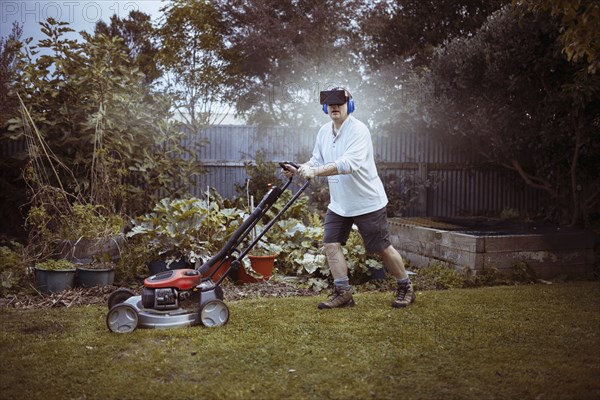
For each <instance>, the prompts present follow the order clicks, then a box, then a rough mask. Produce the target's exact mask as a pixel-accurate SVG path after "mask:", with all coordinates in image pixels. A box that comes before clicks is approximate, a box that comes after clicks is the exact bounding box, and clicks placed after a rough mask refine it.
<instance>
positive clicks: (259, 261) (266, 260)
mask: <svg viewBox="0 0 600 400" xmlns="http://www.w3.org/2000/svg"><path fill="white" fill-rule="evenodd" d="M275 257H276V255H274V254H273V255H268V256H251V255H249V256H248V258H249V259H250V266H251V267H252V269H253V270H254V271H256V272H258V273H259V274H261V275H262V276H263V277H262V278H260V279H257V278H255V277H253V276H251V275H249V274H248V273H247V272H246V269H245V268H244V267H243V266H240V269H239V271H238V281H240V282H242V283H255V282H264V281H268V280H269V279H271V275H273V267H274V265H275Z"/></svg>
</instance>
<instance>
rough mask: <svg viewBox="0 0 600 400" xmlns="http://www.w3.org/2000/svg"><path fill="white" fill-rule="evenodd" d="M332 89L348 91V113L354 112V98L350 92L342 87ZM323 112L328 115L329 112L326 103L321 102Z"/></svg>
mask: <svg viewBox="0 0 600 400" xmlns="http://www.w3.org/2000/svg"><path fill="white" fill-rule="evenodd" d="M333 90H344V91H346V92H347V93H348V114H352V113H353V112H354V99H353V98H352V95H351V94H350V92H348V91H347V90H346V89H344V88H343V87H339V88H335V89H333ZM323 112H324V113H325V114H327V115H329V113H328V112H327V104H323Z"/></svg>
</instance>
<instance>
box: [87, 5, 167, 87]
mask: <svg viewBox="0 0 600 400" xmlns="http://www.w3.org/2000/svg"><path fill="white" fill-rule="evenodd" d="M94 33H95V35H106V36H108V37H120V38H122V39H123V42H122V43H123V45H124V46H125V48H126V51H127V53H128V54H129V58H130V60H131V63H132V65H135V66H137V67H138V68H139V69H140V71H142V73H143V74H144V75H145V82H146V83H149V84H150V83H153V82H155V81H156V80H157V79H158V78H160V77H161V75H162V71H161V70H160V69H159V66H158V51H159V50H158V47H157V46H156V44H155V43H154V41H153V37H154V35H155V29H154V27H153V26H152V22H151V19H150V15H148V14H145V13H143V12H140V11H136V10H132V11H130V12H129V16H128V17H127V18H124V19H121V18H119V17H118V16H117V15H113V16H112V17H110V25H108V24H106V23H105V22H104V21H99V22H98V23H96V27H95V29H94Z"/></svg>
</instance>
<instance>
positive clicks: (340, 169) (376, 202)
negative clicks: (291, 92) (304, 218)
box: [283, 88, 416, 309]
mask: <svg viewBox="0 0 600 400" xmlns="http://www.w3.org/2000/svg"><path fill="white" fill-rule="evenodd" d="M320 103H321V104H322V105H323V111H324V112H325V114H327V115H329V118H330V119H331V121H332V122H331V123H327V124H325V125H323V126H322V127H321V129H320V130H319V133H318V135H317V140H316V143H315V147H314V150H313V154H312V157H311V159H310V160H309V161H308V162H307V163H305V164H302V165H300V167H299V168H298V170H295V169H294V168H293V167H291V166H289V168H287V169H286V170H284V171H283V173H284V174H285V175H286V176H287V177H288V178H289V177H291V176H292V175H293V174H294V173H296V172H297V173H298V174H300V176H302V177H304V178H305V179H312V178H314V177H316V176H326V177H328V178H327V180H328V183H329V193H330V204H329V206H328V208H327V214H326V216H325V237H324V247H325V255H326V257H327V262H328V264H329V268H330V270H331V275H332V276H333V279H334V281H333V283H334V291H333V294H332V296H331V298H330V299H329V300H328V301H325V302H322V303H319V305H318V308H319V309H330V308H338V307H352V306H354V304H355V303H354V299H353V297H352V287H351V286H350V284H349V280H348V265H347V264H346V259H345V257H344V254H343V253H342V246H343V245H345V244H346V241H347V240H348V237H349V235H350V231H351V230H352V225H353V224H356V226H357V227H358V231H359V233H360V235H361V236H362V239H363V241H364V243H365V248H366V250H367V252H368V253H371V254H373V253H376V254H379V255H380V256H381V257H382V258H383V263H384V265H385V267H386V268H387V271H388V272H390V273H391V274H392V275H393V276H394V277H395V278H396V280H397V282H398V290H397V292H396V298H395V300H394V301H393V302H392V307H406V306H408V305H409V304H411V303H412V302H414V301H415V296H416V295H415V291H414V289H413V285H412V283H411V281H410V279H409V277H408V275H407V274H406V270H405V268H404V262H403V261H402V257H401V256H400V254H399V253H398V252H397V251H396V249H394V247H393V246H392V245H391V244H390V241H389V239H388V232H387V217H386V205H387V202H388V199H387V196H386V194H385V190H384V188H383V183H382V182H381V179H380V178H379V175H378V173H377V168H376V167H375V160H374V157H373V143H372V141H371V133H370V132H369V129H368V128H367V127H366V125H365V124H363V123H362V122H360V121H359V120H357V119H356V118H354V117H353V116H351V115H350V114H351V113H352V112H353V111H354V99H353V98H352V95H350V93H348V91H347V90H345V89H343V88H336V89H334V90H329V91H323V92H321V93H320Z"/></svg>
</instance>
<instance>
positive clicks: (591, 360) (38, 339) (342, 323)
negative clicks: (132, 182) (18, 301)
mask: <svg viewBox="0 0 600 400" xmlns="http://www.w3.org/2000/svg"><path fill="white" fill-rule="evenodd" d="M320 299H321V298H315V297H304V298H280V299H273V298H269V299H253V300H243V301H238V302H231V303H229V304H228V306H229V308H230V313H231V318H230V321H229V323H228V324H227V325H226V326H224V327H220V328H213V329H209V328H203V327H193V328H180V329H171V330H137V331H135V332H134V333H132V334H124V335H117V334H112V333H109V332H108V330H107V329H106V327H105V322H104V318H105V315H106V311H107V310H106V309H105V308H103V307H92V306H89V307H78V308H71V309H50V310H28V311H19V310H6V309H4V310H1V311H0V318H1V328H0V359H1V362H0V398H1V399H14V398H27V399H70V398H72V399H142V398H160V399H163V398H169V399H201V398H203V399H411V400H413V399H442V398H443V399H516V398H522V399H566V398H569V399H598V398H599V397H600V380H599V379H600V378H599V377H600V311H599V310H600V282H581V283H565V284H554V285H529V286H505V287H490V288H477V289H459V290H451V291H427V292H421V293H420V294H419V297H418V299H417V303H415V304H414V305H413V306H411V307H409V308H408V309H405V310H395V309H392V308H391V307H390V306H389V304H390V301H391V294H390V293H375V292H373V293H364V294H358V295H356V300H357V306H356V307H354V308H353V309H343V310H326V311H319V310H317V309H316V304H317V302H318V301H320Z"/></svg>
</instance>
